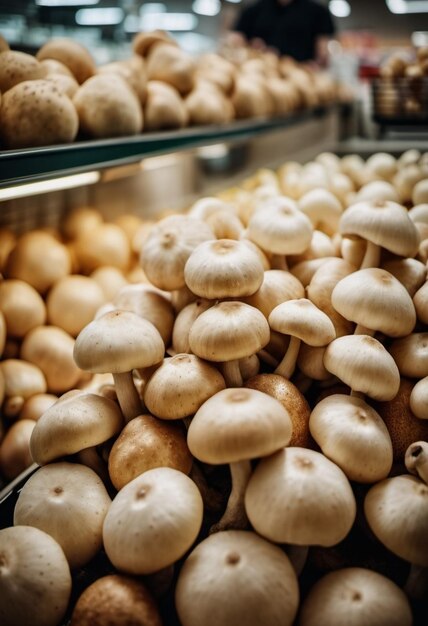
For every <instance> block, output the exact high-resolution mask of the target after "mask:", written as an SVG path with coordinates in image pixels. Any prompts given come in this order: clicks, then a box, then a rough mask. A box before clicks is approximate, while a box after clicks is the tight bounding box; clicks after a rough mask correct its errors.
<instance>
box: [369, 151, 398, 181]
mask: <svg viewBox="0 0 428 626" xmlns="http://www.w3.org/2000/svg"><path fill="white" fill-rule="evenodd" d="M366 168H368V169H369V170H370V172H372V173H373V174H374V175H375V176H378V177H379V178H381V179H383V180H391V179H392V178H393V176H394V174H395V172H396V171H397V159H396V158H395V157H394V156H393V155H392V154H388V153H387V152H377V153H376V154H372V155H371V156H370V157H369V158H368V159H367V161H366Z"/></svg>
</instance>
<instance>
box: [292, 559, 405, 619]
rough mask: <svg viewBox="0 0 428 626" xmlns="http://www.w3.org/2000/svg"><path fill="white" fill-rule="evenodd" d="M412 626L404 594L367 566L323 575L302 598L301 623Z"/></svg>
mask: <svg viewBox="0 0 428 626" xmlns="http://www.w3.org/2000/svg"><path fill="white" fill-rule="evenodd" d="M344 623H346V624H352V626H412V624H413V617H412V610H411V607H410V604H409V601H408V599H407V597H406V595H405V593H404V592H403V591H402V590H401V589H400V587H398V586H397V585H396V584H395V583H393V582H392V580H389V578H386V577H385V576H382V575H381V574H378V573H377V572H374V571H372V570H369V569H363V568H360V567H349V568H344V569H339V570H337V571H336V572H330V573H329V574H327V575H326V576H323V577H322V578H321V579H320V580H319V581H318V582H317V583H315V585H314V586H313V587H312V589H311V590H310V592H309V594H308V595H307V596H306V598H305V600H304V601H303V604H302V607H301V612H300V620H299V625H300V626H342V624H344Z"/></svg>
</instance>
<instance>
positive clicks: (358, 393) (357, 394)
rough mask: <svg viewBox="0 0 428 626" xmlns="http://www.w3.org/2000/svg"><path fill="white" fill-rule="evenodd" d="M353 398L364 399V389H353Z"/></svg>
mask: <svg viewBox="0 0 428 626" xmlns="http://www.w3.org/2000/svg"><path fill="white" fill-rule="evenodd" d="M349 396H350V397H351V398H360V399H361V400H364V394H363V392H362V391H356V390H355V389H351V393H350V394H349Z"/></svg>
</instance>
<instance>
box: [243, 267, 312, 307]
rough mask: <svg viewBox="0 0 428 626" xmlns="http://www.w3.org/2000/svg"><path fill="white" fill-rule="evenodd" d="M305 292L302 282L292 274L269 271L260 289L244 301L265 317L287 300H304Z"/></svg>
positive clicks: (265, 274) (281, 271) (282, 271)
mask: <svg viewBox="0 0 428 626" xmlns="http://www.w3.org/2000/svg"><path fill="white" fill-rule="evenodd" d="M304 295H305V290H304V288H303V285H302V284H301V282H300V281H299V280H298V279H297V278H295V277H294V276H293V274H292V273H291V272H285V271H284V270H267V271H266V272H265V273H264V277H263V283H262V285H261V287H260V289H259V290H258V291H257V292H256V293H255V294H253V295H252V296H249V297H247V298H245V299H244V302H246V303H247V304H250V305H251V306H254V307H255V308H256V309H259V311H261V312H262V313H263V315H264V316H265V317H269V314H270V313H271V312H272V310H273V309H274V308H275V307H276V306H278V304H281V302H285V301H286V300H295V299H297V298H303V297H304Z"/></svg>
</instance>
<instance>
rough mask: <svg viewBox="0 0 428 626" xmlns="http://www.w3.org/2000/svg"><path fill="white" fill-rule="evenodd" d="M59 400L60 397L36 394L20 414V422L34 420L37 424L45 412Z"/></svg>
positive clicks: (26, 402) (25, 404)
mask: <svg viewBox="0 0 428 626" xmlns="http://www.w3.org/2000/svg"><path fill="white" fill-rule="evenodd" d="M57 400H58V396H55V395H53V394H51V393H36V394H35V395H34V396H31V398H28V399H27V400H26V401H25V402H24V405H23V407H22V410H21V412H20V414H19V419H20V420H24V419H25V420H34V421H35V422H37V420H38V419H39V417H40V416H41V415H43V413H44V412H45V411H47V410H48V409H50V407H51V406H52V405H53V404H55V402H56V401H57Z"/></svg>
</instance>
